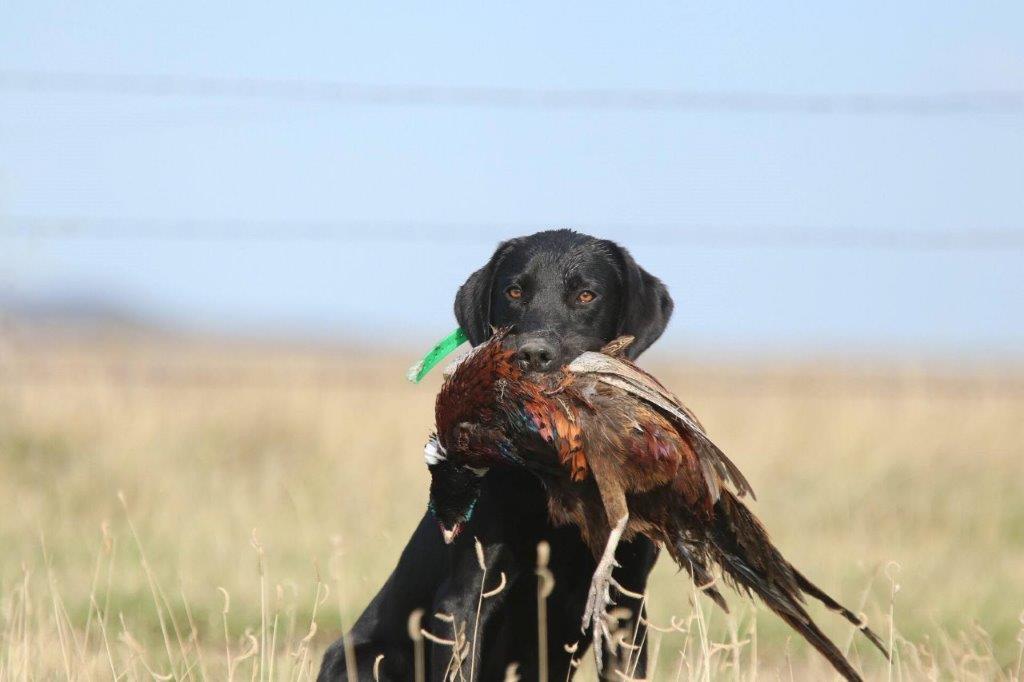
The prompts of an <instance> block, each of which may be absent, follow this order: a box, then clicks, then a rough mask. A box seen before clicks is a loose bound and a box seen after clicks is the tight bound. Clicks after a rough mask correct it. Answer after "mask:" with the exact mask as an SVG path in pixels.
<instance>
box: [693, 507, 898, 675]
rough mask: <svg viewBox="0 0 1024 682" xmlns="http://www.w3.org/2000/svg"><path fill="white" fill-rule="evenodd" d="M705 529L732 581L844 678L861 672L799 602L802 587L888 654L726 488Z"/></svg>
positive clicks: (801, 596) (876, 639)
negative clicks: (784, 552) (781, 549)
mask: <svg viewBox="0 0 1024 682" xmlns="http://www.w3.org/2000/svg"><path fill="white" fill-rule="evenodd" d="M710 531H711V532H710V539H711V542H712V545H713V548H712V552H713V553H714V556H715V558H716V559H717V560H718V561H719V563H720V564H721V566H722V569H723V571H724V572H725V573H726V575H728V576H729V577H730V578H731V579H732V580H733V581H735V582H736V584H737V586H739V587H742V588H744V589H746V590H749V591H751V592H754V593H755V594H757V596H759V597H760V598H761V599H762V601H764V603H765V604H766V605H767V606H768V607H769V608H770V609H771V610H772V611H774V612H775V613H777V614H778V615H779V617H780V618H782V619H783V620H784V621H786V623H788V624H789V625H790V627H792V628H793V629H794V630H796V631H797V632H799V633H800V634H801V635H802V636H803V637H804V639H806V640H807V641H808V642H809V643H810V644H811V645H812V646H813V647H814V648H815V649H817V650H818V651H819V652H820V653H821V654H822V655H823V656H824V657H825V658H826V659H828V661H829V662H830V663H831V664H832V666H833V667H834V668H835V669H836V670H837V671H838V672H839V673H840V674H841V675H843V677H845V678H846V679H847V680H860V679H861V678H860V675H859V674H858V673H857V671H856V670H854V669H853V667H852V666H851V665H850V663H849V661H847V660H846V657H845V656H843V654H842V652H841V651H839V649H838V648H837V647H836V646H835V644H833V643H832V641H831V640H830V639H829V638H828V637H827V636H826V635H825V634H824V633H823V632H822V631H821V629H820V628H818V626H817V625H816V624H815V623H814V621H813V620H811V617H810V615H809V614H808V613H807V610H806V609H805V608H804V605H803V600H804V594H805V593H806V594H808V595H810V596H812V597H814V598H815V599H818V600H819V601H821V602H822V603H823V604H824V605H825V606H827V607H828V608H830V609H832V610H834V611H837V612H839V613H840V614H842V615H843V617H845V618H846V619H847V620H849V621H850V622H851V623H853V624H854V625H856V626H857V628H858V629H859V630H860V631H861V632H863V633H864V636H865V637H867V638H868V639H869V640H870V641H871V643H872V644H874V645H875V646H877V647H878V648H879V649H880V650H881V651H882V653H883V654H885V655H886V657H887V658H888V656H889V654H888V652H887V651H886V649H885V647H884V646H882V643H881V640H880V639H879V638H878V636H877V635H876V634H875V633H874V632H872V631H871V630H870V629H869V628H868V627H867V626H866V625H864V623H862V622H861V620H860V619H859V618H857V617H856V616H855V615H854V614H853V613H852V612H851V611H850V610H849V609H847V608H846V607H844V606H842V605H840V604H839V603H838V602H837V601H835V600H834V599H833V598H832V597H830V596H829V595H828V594H826V593H825V592H823V591H822V590H821V589H820V588H818V587H817V586H816V585H814V584H813V583H811V582H810V581H809V580H807V578H805V577H804V576H803V575H802V574H801V573H800V572H799V571H797V570H796V569H795V568H793V566H792V565H791V564H790V563H789V562H788V561H786V560H785V559H784V558H783V556H782V555H781V554H780V553H779V551H778V549H776V548H775V546H774V545H773V544H772V543H771V540H770V539H769V537H768V533H767V531H765V529H764V527H763V526H762V525H761V523H760V522H759V521H758V520H757V519H756V518H755V517H754V515H753V514H752V513H751V512H750V510H749V509H747V508H746V506H745V505H744V504H743V503H742V502H740V501H739V500H738V499H736V497H735V496H733V495H732V494H731V493H730V492H728V491H723V492H722V497H721V498H720V499H719V501H718V502H717V503H716V505H715V520H714V523H713V524H712V527H711V529H710Z"/></svg>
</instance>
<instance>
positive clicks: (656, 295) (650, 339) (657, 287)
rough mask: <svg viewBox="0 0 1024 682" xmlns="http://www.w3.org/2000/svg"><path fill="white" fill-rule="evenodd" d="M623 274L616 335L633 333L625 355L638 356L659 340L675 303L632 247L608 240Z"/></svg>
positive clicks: (633, 357)
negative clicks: (637, 262) (647, 269)
mask: <svg viewBox="0 0 1024 682" xmlns="http://www.w3.org/2000/svg"><path fill="white" fill-rule="evenodd" d="M609 245H610V247H611V251H612V253H614V254H615V255H616V258H617V260H618V266H619V271H620V273H621V276H622V286H623V291H622V298H621V301H622V303H621V306H622V310H621V312H620V315H621V318H620V319H621V321H620V322H619V329H618V332H617V334H616V336H624V335H629V336H634V337H636V339H635V340H634V341H633V343H632V344H630V345H629V347H628V348H626V355H627V356H628V357H629V358H630V359H635V358H636V357H637V356H638V355H640V353H643V352H644V351H645V350H646V349H647V347H648V346H650V345H651V344H652V343H654V342H655V341H657V340H658V337H659V336H661V333H662V332H663V331H665V327H666V326H667V325H668V320H669V318H670V317H672V309H673V308H674V307H675V304H674V303H673V302H672V296H670V295H669V293H668V289H667V288H666V287H665V285H664V284H663V283H662V281H661V280H660V279H658V278H657V277H655V276H654V275H652V274H651V273H649V272H647V271H646V270H644V269H643V268H642V267H640V266H639V265H637V264H636V261H635V260H633V256H631V255H630V253H629V251H627V250H626V249H624V248H623V247H621V246H619V245H618V244H614V243H611V242H610V243H609Z"/></svg>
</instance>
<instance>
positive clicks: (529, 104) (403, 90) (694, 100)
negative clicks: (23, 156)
mask: <svg viewBox="0 0 1024 682" xmlns="http://www.w3.org/2000/svg"><path fill="white" fill-rule="evenodd" d="M0 90H4V91H7V92H24V93H54V94H79V95H114V96H145V97H169V96H183V97H195V98H245V99H263V100H287V101H296V102H325V103H334V104H359V105H378V106H452V107H489V108H503V109H586V110H598V111H602V110H606V111H615V110H629V111H694V112H701V111H715V112H732V113H791V114H844V115H851V114H852V115H892V114H895V115H905V116H941V115H956V114H1020V113H1024V91H1021V90H1006V91H966V92H946V93H933V94H896V93H839V94H794V93H781V92H756V91H723V92H713V91H697V90H667V89H666V90H658V89H630V88H606V89H601V88H567V89H554V88H552V89H546V88H513V87H496V86H441V85H379V84H376V85H375V84H367V83H348V82H341V81H314V80H297V79H271V78H227V77H214V76H174V75H169V74H102V73H85V72H43V71H18V70H0Z"/></svg>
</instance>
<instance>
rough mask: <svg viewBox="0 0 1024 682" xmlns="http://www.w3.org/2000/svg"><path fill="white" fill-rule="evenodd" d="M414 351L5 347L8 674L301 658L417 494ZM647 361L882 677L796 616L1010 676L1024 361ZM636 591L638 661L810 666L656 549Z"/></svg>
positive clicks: (1019, 593)
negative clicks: (647, 581)
mask: <svg viewBox="0 0 1024 682" xmlns="http://www.w3.org/2000/svg"><path fill="white" fill-rule="evenodd" d="M414 355H415V353H414V352H411V353H409V354H401V353H387V354H376V353H364V352H357V351H356V350H353V349H330V348H314V347H307V348H288V347H280V346H277V347H275V346H269V345H255V344H253V345H246V344H239V343H226V342H225V343H195V342H190V341H183V340H177V341H172V340H159V339H116V338H115V339H106V340H104V341H103V342H83V341H75V342H70V341H67V340H65V341H59V340H58V341H55V340H46V339H42V338H27V337H24V336H22V337H16V336H10V337H8V338H5V339H3V343H2V344H0V472H2V473H0V543H2V544H0V547H2V548H3V550H2V552H0V680H7V679H11V680H21V679H63V678H67V679H75V680H89V679H111V678H117V679H152V678H153V677H157V678H165V679H229V678H230V679H236V680H241V679H249V680H251V679H261V680H262V679H275V680H283V679H287V680H293V679H310V678H311V677H312V676H315V673H316V669H317V666H318V665H319V659H320V656H321V654H322V651H323V648H324V647H325V646H326V645H327V644H328V643H329V642H330V641H331V640H333V639H334V638H336V637H337V636H338V635H339V633H340V631H341V629H342V628H343V627H344V625H345V624H350V623H352V621H353V619H354V618H355V617H356V616H357V615H358V613H359V611H360V610H361V608H362V607H363V606H364V605H365V603H366V601H367V600H368V599H369V597H370V596H371V595H372V594H373V593H374V591H375V590H376V589H377V588H378V587H379V585H380V584H381V583H382V581H383V580H384V578H385V577H386V576H387V574H388V572H389V571H390V569H391V568H392V566H393V565H394V563H395V561H396V559H397V557H398V553H399V552H400V550H401V548H402V547H403V545H404V542H405V540H406V539H407V538H408V535H409V533H410V532H411V530H412V528H413V527H414V525H415V523H416V522H417V520H418V519H419V517H420V515H421V514H422V512H423V509H424V505H425V503H426V471H425V468H424V467H423V465H422V460H421V457H420V451H421V447H422V444H423V440H424V436H425V435H426V433H427V431H428V429H429V427H430V421H431V408H432V400H433V393H434V391H435V389H436V387H437V385H436V381H437V378H436V377H433V378H432V379H431V380H430V381H428V382H427V383H426V384H425V385H423V386H420V387H412V386H410V385H409V384H407V383H406V382H405V380H404V378H403V371H404V368H405V366H406V364H408V362H409V360H410V358H411V357H412V356H414ZM652 367H653V369H655V370H656V371H657V372H658V373H659V375H660V376H661V377H662V378H663V379H664V380H665V381H666V382H667V383H668V384H669V385H670V386H672V387H673V388H674V389H675V390H676V391H677V392H678V393H679V394H680V395H681V396H683V398H684V399H685V400H686V401H687V402H688V404H690V406H691V407H693V408H694V409H695V411H696V412H697V413H698V414H699V415H700V416H701V418H702V420H703V421H704V423H705V424H706V425H707V427H708V428H709V430H710V431H711V433H712V434H713V435H714V436H715V437H716V439H717V440H718V441H720V442H721V443H722V445H723V446H724V447H725V449H726V450H727V451H728V452H730V454H731V455H732V456H733V458H734V459H735V460H736V461H737V463H738V464H739V465H740V466H741V467H742V468H743V470H744V471H745V473H746V474H747V476H748V477H749V478H750V480H751V481H752V482H753V484H754V486H755V488H756V489H757V490H758V497H759V502H758V504H757V505H756V510H757V513H758V514H759V515H760V516H761V518H762V519H763V520H764V521H765V523H766V525H767V526H768V528H769V529H770V530H771V531H772V533H773V537H774V538H775V540H776V542H777V544H778V545H779V546H780V547H781V548H782V549H783V550H784V551H785V552H786V553H787V555H788V556H789V557H790V558H791V559H792V561H793V562H794V563H796V564H797V565H798V566H800V567H801V568H803V569H804V570H805V572H806V573H808V574H809V575H810V576H811V577H812V578H813V579H815V580H816V582H818V583H819V584H821V585H822V586H825V587H826V588H827V589H829V591H831V592H832V593H833V594H834V595H835V596H836V597H838V598H840V599H841V600H842V601H845V602H847V603H849V604H851V605H853V606H854V607H855V608H856V609H859V610H862V611H863V612H864V613H865V614H866V615H867V617H868V619H869V621H870V622H871V623H872V625H873V626H874V627H875V628H876V629H877V630H879V631H880V632H883V633H885V636H887V637H890V638H891V642H892V644H893V648H894V651H895V654H896V655H895V657H894V662H893V664H892V666H891V667H890V666H889V665H887V664H886V663H885V661H884V660H882V659H881V658H880V657H879V656H877V655H876V654H875V653H874V652H873V651H871V650H870V648H868V647H864V646H863V643H862V642H860V641H858V638H855V637H854V636H853V633H852V632H851V629H850V628H848V627H845V626H844V625H843V624H842V623H841V622H839V619H837V618H834V617H831V616H830V614H827V613H823V612H822V611H820V610H816V611H815V613H816V614H817V615H819V616H820V618H821V621H822V622H823V624H824V625H825V626H826V630H827V631H828V632H829V633H830V634H831V635H833V636H834V637H835V638H836V640H837V641H838V642H840V643H841V645H842V646H845V647H847V648H849V650H850V652H851V653H850V655H851V656H852V657H853V659H854V660H855V661H857V664H858V665H859V666H862V668H863V669H864V670H865V671H867V673H868V675H869V676H870V677H871V678H873V679H1007V680H1020V679H1022V678H1021V666H1022V661H1021V651H1022V649H1021V646H1022V645H1021V643H1020V637H1021V631H1022V621H1021V614H1022V613H1024V496H1022V494H1021V491H1022V483H1024V371H1021V370H1020V368H1007V367H999V366H997V367H992V368H974V369H967V368H962V367H959V368H958V367H954V368H941V367H918V368H908V367H905V366H901V367H895V368H894V367H883V366H877V365H876V366H861V367H841V366H837V365H836V364H835V363H828V364H816V365H814V364H793V363H790V364H788V365H784V364H780V363H763V364H762V363H746V364H742V365H741V364H718V365H714V366H707V365H703V364H696V363H694V362H692V361H684V360H678V359H676V360H673V359H671V358H663V359H662V360H661V361H660V362H658V363H655V364H654V365H652ZM483 550H484V551H486V547H485V548H483ZM497 579H498V577H497V576H487V577H486V578H485V576H481V585H486V588H487V589H490V588H492V586H493V584H494V581H496V580H497ZM647 599H648V601H647V603H648V607H649V609H650V621H651V624H652V628H651V629H650V631H649V635H648V639H647V641H644V642H638V641H632V640H630V639H629V638H628V633H626V634H627V643H628V644H630V645H631V646H633V647H638V646H640V645H643V646H646V647H647V648H648V650H649V651H651V652H652V655H653V656H654V658H656V659H657V661H658V663H657V666H658V667H657V669H656V672H655V677H656V679H669V680H671V679H694V680H700V679H705V680H707V679H737V680H739V679H744V680H745V679H755V678H757V677H761V678H764V679H775V678H777V677H781V678H784V679H786V678H793V679H828V677H829V671H828V668H827V667H826V666H825V664H823V663H822V662H821V661H820V660H818V659H817V658H816V657H815V656H814V655H813V654H812V653H809V652H808V649H807V647H805V646H804V645H803V643H802V642H800V641H797V640H795V639H793V638H792V637H791V635H790V633H789V632H788V631H787V630H786V628H785V627H784V626H783V625H781V624H780V623H779V622H778V620H777V619H775V618H774V617H773V616H772V615H771V614H770V613H766V612H764V611H763V610H761V609H758V608H756V607H754V606H752V605H750V604H749V603H748V602H745V601H743V600H740V599H735V600H733V605H734V608H733V615H732V616H729V617H726V616H724V615H723V614H721V613H720V612H718V611H716V610H714V609H712V608H709V605H708V604H707V603H705V602H704V601H703V598H701V597H697V595H696V594H695V592H694V589H693V587H692V586H691V585H690V584H689V583H688V581H687V580H685V578H684V577H683V576H680V575H677V574H676V571H675V569H674V567H672V566H671V565H669V562H667V561H662V562H661V563H660V564H659V567H658V568H657V569H656V571H655V574H654V576H653V579H652V581H651V585H650V589H649V592H648V596H647ZM473 625H474V624H473V623H468V624H464V626H465V630H464V639H463V640H462V641H461V644H460V646H469V647H472V646H475V643H474V642H475V638H474V637H473V630H474V628H473ZM422 627H423V629H426V630H427V631H428V632H430V633H433V634H434V635H435V636H439V637H442V638H444V639H451V635H450V633H451V632H452V630H451V625H450V624H446V623H444V622H442V621H439V620H437V619H436V618H434V617H433V615H432V614H423V615H422ZM445 628H448V629H445ZM524 636H529V637H535V636H536V633H524ZM452 641H454V640H452ZM567 644H571V643H567ZM373 663H374V662H373V661H366V662H363V661H361V662H360V664H361V666H363V667H364V669H365V668H368V667H371V666H372V665H373ZM581 665H582V669H584V670H587V669H588V666H592V664H591V663H590V661H588V660H583V661H582V664H581ZM410 674H411V673H410ZM584 679H587V677H584Z"/></svg>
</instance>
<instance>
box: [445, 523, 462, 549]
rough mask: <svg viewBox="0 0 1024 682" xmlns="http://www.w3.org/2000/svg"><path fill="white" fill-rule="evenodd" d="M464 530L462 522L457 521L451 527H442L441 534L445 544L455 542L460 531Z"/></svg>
mask: <svg viewBox="0 0 1024 682" xmlns="http://www.w3.org/2000/svg"><path fill="white" fill-rule="evenodd" d="M461 532H462V524H461V523H456V524H455V525H454V526H452V527H451V528H445V527H444V526H442V527H441V536H442V537H443V538H444V544H446V545H450V544H452V543H453V542H455V538H457V537H459V533H461Z"/></svg>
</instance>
